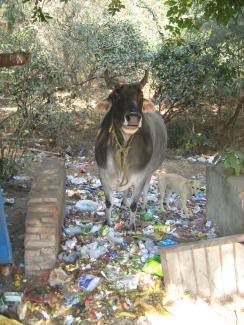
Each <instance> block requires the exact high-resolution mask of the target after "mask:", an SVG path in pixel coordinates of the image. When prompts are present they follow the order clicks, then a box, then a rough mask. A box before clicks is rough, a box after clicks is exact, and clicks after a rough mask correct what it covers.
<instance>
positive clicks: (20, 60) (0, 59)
mask: <svg viewBox="0 0 244 325" xmlns="http://www.w3.org/2000/svg"><path fill="white" fill-rule="evenodd" d="M29 60H30V53H6V54H0V67H11V66H14V65H23V64H26V63H28V62H29Z"/></svg>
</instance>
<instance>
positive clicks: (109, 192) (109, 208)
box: [100, 173, 113, 226]
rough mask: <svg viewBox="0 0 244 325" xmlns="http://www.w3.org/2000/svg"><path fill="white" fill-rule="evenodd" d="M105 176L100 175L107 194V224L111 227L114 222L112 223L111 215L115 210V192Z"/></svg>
mask: <svg viewBox="0 0 244 325" xmlns="http://www.w3.org/2000/svg"><path fill="white" fill-rule="evenodd" d="M103 176H104V175H103V174H102V173H100V180H101V183H102V186H103V191H104V194H105V206H106V209H105V216H106V223H107V224H108V225H109V226H111V225H112V222H111V214H112V208H113V190H112V188H111V187H110V186H109V182H108V181H107V180H106V178H105V177H103Z"/></svg>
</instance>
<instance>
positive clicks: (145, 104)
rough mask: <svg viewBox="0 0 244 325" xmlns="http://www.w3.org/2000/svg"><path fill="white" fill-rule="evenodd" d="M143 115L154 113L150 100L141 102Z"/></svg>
mask: <svg viewBox="0 0 244 325" xmlns="http://www.w3.org/2000/svg"><path fill="white" fill-rule="evenodd" d="M142 111H143V113H151V112H154V105H153V103H152V102H150V100H146V99H144V100H143V106H142Z"/></svg>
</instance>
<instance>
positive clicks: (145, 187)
mask: <svg viewBox="0 0 244 325" xmlns="http://www.w3.org/2000/svg"><path fill="white" fill-rule="evenodd" d="M150 180H151V175H150V176H149V177H148V178H147V179H146V182H145V185H144V188H143V204H142V209H143V210H145V209H146V206H147V193H148V190H149V187H150Z"/></svg>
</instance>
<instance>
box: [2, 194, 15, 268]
mask: <svg viewBox="0 0 244 325" xmlns="http://www.w3.org/2000/svg"><path fill="white" fill-rule="evenodd" d="M12 258H13V257H12V249H11V243H10V240H9V233H8V226H7V220H6V215H5V211H4V206H3V195H2V191H1V189H0V264H12V262H13V260H12Z"/></svg>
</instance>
